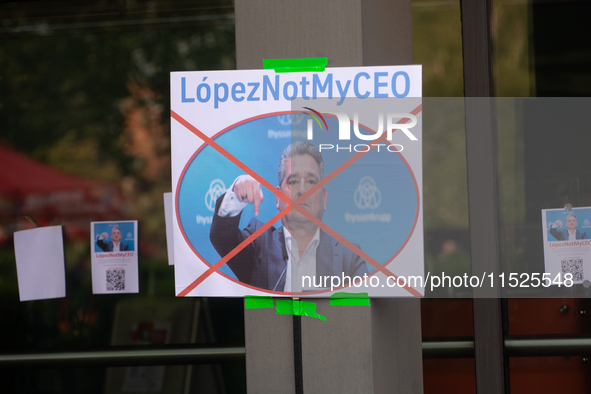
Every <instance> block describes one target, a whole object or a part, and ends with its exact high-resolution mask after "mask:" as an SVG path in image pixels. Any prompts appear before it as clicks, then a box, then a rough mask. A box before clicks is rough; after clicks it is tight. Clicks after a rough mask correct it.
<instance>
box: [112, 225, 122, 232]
mask: <svg viewBox="0 0 591 394" xmlns="http://www.w3.org/2000/svg"><path fill="white" fill-rule="evenodd" d="M115 229H117V230H119V232H121V228H120V227H119V226H113V228H112V229H111V232H113V230H115Z"/></svg>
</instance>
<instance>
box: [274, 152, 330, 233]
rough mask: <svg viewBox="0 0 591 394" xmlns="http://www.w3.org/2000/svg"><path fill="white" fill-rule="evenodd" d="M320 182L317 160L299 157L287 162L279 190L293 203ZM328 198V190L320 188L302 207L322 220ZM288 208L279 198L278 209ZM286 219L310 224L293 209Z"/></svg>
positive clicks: (308, 156)
mask: <svg viewBox="0 0 591 394" xmlns="http://www.w3.org/2000/svg"><path fill="white" fill-rule="evenodd" d="M318 182H320V169H319V168H318V163H316V160H314V158H313V157H312V156H310V155H297V156H293V157H291V158H290V159H288V160H287V161H286V163H285V175H284V177H283V181H282V182H281V186H280V187H279V188H278V189H279V190H281V191H282V192H283V194H285V195H287V196H291V199H292V201H295V200H296V199H298V198H299V197H300V196H301V195H303V194H304V193H305V192H307V191H308V190H309V189H310V188H311V187H312V186H314V185H316V184H317V183H318ZM326 198H327V192H326V189H325V188H320V189H319V190H318V191H316V192H315V193H313V194H312V195H311V196H310V197H308V198H307V199H306V200H304V201H303V202H302V203H301V204H300V205H301V206H302V207H303V208H304V209H305V210H307V211H308V212H310V213H311V214H312V215H314V216H316V217H317V218H318V219H321V220H322V214H323V213H324V211H325V210H326ZM286 206H287V204H286V203H285V202H284V201H283V200H281V199H280V198H279V197H277V209H279V210H281V209H283V208H285V207H286ZM285 219H286V220H287V222H288V223H290V222H293V223H294V224H295V223H309V222H310V221H309V220H308V219H307V218H306V217H305V216H304V215H302V214H301V213H300V212H299V211H297V210H296V209H295V208H292V209H291V212H290V213H288V214H287V215H286V217H285ZM284 224H285V221H284ZM288 228H289V226H288Z"/></svg>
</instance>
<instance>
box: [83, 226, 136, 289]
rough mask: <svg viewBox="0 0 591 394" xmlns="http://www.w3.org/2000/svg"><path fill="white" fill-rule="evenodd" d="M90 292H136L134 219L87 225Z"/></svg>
mask: <svg viewBox="0 0 591 394" xmlns="http://www.w3.org/2000/svg"><path fill="white" fill-rule="evenodd" d="M90 250H91V256H92V257H91V261H92V293H93V294H115V293H137V292H139V281H138V275H139V274H138V258H137V220H127V221H117V222H92V223H91V224H90Z"/></svg>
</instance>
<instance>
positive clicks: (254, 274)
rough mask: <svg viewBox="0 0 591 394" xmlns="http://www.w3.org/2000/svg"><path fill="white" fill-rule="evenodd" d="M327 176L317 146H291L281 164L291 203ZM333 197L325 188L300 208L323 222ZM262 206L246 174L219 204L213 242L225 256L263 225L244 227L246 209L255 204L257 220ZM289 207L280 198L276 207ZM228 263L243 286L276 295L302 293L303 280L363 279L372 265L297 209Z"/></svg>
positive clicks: (281, 180) (254, 182)
mask: <svg viewBox="0 0 591 394" xmlns="http://www.w3.org/2000/svg"><path fill="white" fill-rule="evenodd" d="M323 177H324V161H323V160H322V155H321V154H320V152H319V151H318V150H317V149H316V147H315V146H314V145H312V144H310V143H309V142H306V141H296V142H293V143H292V144H291V145H290V146H288V147H287V148H286V149H285V150H284V151H283V154H282V155H281V158H280V160H279V169H278V181H279V186H278V187H277V189H279V190H280V191H281V192H283V193H284V194H285V195H286V196H290V197H291V199H292V201H294V200H296V199H297V198H299V197H300V196H302V195H303V194H304V193H305V192H306V191H308V190H309V189H310V188H311V187H312V186H314V185H316V184H317V183H318V182H319V181H320V180H321V179H322V178H323ZM327 197H328V193H327V190H326V188H324V187H322V188H320V189H319V190H318V191H316V192H315V193H313V194H312V195H311V196H310V197H309V198H308V199H306V200H304V202H302V203H301V207H303V208H304V209H305V210H307V211H308V212H310V213H311V214H312V215H314V216H315V217H317V218H318V219H320V220H322V215H323V213H324V211H325V210H326V205H327ZM262 203H263V193H262V190H261V185H260V184H259V182H258V181H257V180H255V179H254V178H252V177H251V176H249V175H241V176H239V177H238V178H236V180H235V181H234V183H233V184H232V186H231V187H230V188H228V190H227V192H226V193H225V194H223V195H222V196H220V197H219V198H218V200H217V201H216V207H215V213H214V217H213V221H212V224H211V230H210V239H211V243H212V245H213V246H214V248H215V249H216V251H217V252H218V253H219V254H220V256H222V257H223V256H225V255H226V254H228V253H229V252H230V251H232V250H233V249H234V248H235V247H236V246H238V245H239V244H240V243H241V242H242V241H243V240H245V239H246V238H248V237H249V236H250V235H251V234H252V233H254V232H255V231H257V229H258V228H260V227H261V226H262V225H263V223H262V222H260V221H259V220H257V219H256V218H252V219H251V220H250V222H249V223H248V225H247V227H246V228H245V229H243V230H241V229H240V228H239V223H240V216H241V214H242V210H243V209H244V207H245V206H246V205H247V204H254V213H255V216H258V214H259V209H260V206H261V204H262ZM286 206H287V203H285V202H284V201H283V200H282V199H280V198H279V197H276V208H277V209H278V210H282V209H284V208H285V207H286ZM281 222H282V226H281V227H279V228H275V227H271V228H269V229H268V230H267V231H265V232H264V233H263V234H261V235H260V236H259V237H258V238H257V239H256V240H255V241H254V242H252V243H250V244H249V245H248V246H247V247H246V248H245V249H243V250H242V251H241V252H240V253H238V254H237V255H236V256H234V257H233V258H232V259H230V261H229V262H228V265H229V266H230V268H231V269H232V271H233V272H234V273H235V274H236V277H237V278H238V280H240V281H241V282H244V283H247V284H249V285H252V286H255V287H259V288H263V289H267V290H274V291H284V292H299V291H302V290H303V289H302V279H301V278H302V277H304V276H310V277H311V278H312V279H313V278H314V277H319V276H339V278H340V277H341V276H342V275H345V276H350V277H351V278H353V277H354V276H363V275H364V274H366V273H367V266H366V263H365V261H363V260H362V259H361V258H360V257H359V256H357V255H356V254H355V253H353V252H351V251H350V250H349V249H348V248H346V247H345V246H344V245H343V244H341V243H340V242H338V241H337V240H336V239H334V238H333V237H331V236H330V235H329V234H327V233H326V232H324V231H323V230H322V229H320V228H319V227H318V226H316V225H315V224H314V223H313V222H311V221H310V220H309V219H307V218H306V217H305V216H304V215H302V214H301V213H300V212H299V211H297V210H296V209H291V210H290V212H289V213H288V214H287V215H286V216H284V217H283V218H282V219H281Z"/></svg>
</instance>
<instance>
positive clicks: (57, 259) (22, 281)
mask: <svg viewBox="0 0 591 394" xmlns="http://www.w3.org/2000/svg"><path fill="white" fill-rule="evenodd" d="M14 254H15V257H16V272H17V276H18V290H19V295H20V300H21V301H31V300H44V299H48V298H60V297H65V296H66V270H65V261H64V239H63V235H62V226H51V227H40V228H34V229H31V230H23V231H17V232H15V233H14Z"/></svg>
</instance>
